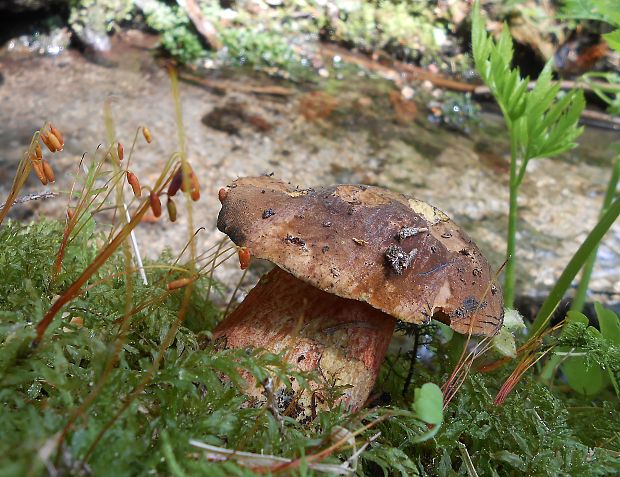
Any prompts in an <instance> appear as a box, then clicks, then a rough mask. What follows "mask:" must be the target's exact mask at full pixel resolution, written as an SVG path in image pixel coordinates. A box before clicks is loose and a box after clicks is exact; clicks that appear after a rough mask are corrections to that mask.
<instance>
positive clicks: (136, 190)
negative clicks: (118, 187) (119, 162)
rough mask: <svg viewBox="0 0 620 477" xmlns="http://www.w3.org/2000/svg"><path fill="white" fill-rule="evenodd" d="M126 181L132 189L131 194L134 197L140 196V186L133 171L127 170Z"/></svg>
mask: <svg viewBox="0 0 620 477" xmlns="http://www.w3.org/2000/svg"><path fill="white" fill-rule="evenodd" d="M127 182H128V183H129V185H130V186H131V190H133V195H134V196H136V197H142V187H140V181H139V180H138V177H137V176H136V175H135V174H134V173H133V172H130V171H127Z"/></svg>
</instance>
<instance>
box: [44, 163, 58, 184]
mask: <svg viewBox="0 0 620 477" xmlns="http://www.w3.org/2000/svg"><path fill="white" fill-rule="evenodd" d="M41 164H42V167H43V173H44V174H45V178H46V179H47V180H48V182H56V176H54V170H53V169H52V166H50V163H49V162H47V161H46V160H45V159H43V162H42V163H41Z"/></svg>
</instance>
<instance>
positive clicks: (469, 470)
mask: <svg viewBox="0 0 620 477" xmlns="http://www.w3.org/2000/svg"><path fill="white" fill-rule="evenodd" d="M457 444H458V445H459V451H460V452H461V457H462V458H463V462H464V463H465V467H466V468H467V473H468V474H469V477H478V472H476V468H475V467H474V463H473V462H472V461H471V457H470V456H469V452H467V447H465V444H463V443H462V442H458V441H457Z"/></svg>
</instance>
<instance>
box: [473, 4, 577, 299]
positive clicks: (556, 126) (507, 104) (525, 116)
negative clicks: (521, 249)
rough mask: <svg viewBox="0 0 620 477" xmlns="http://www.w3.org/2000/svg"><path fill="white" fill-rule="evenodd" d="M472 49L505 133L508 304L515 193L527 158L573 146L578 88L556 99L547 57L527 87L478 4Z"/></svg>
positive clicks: (505, 35) (506, 43)
mask: <svg viewBox="0 0 620 477" xmlns="http://www.w3.org/2000/svg"><path fill="white" fill-rule="evenodd" d="M472 50H473V57H474V63H475V65H476V71H477V72H478V74H479V75H480V77H481V78H482V80H483V81H484V83H485V84H486V85H487V86H488V87H489V89H490V91H491V93H492V94H493V96H494V97H495V100H496V101H497V103H498V104H499V107H500V108H501V110H502V114H503V116H504V120H505V122H506V125H507V127H508V132H509V134H510V145H511V148H510V179H509V189H510V200H509V213H508V236H507V249H506V255H507V263H506V271H505V287H504V297H505V304H506V306H507V307H510V308H511V307H512V306H513V302H514V295H515V281H516V263H517V262H516V234H517V221H518V208H517V197H518V192H519V186H520V185H521V182H522V181H523V178H524V176H525V172H526V169H527V165H528V163H529V161H530V160H532V159H538V158H545V157H551V156H555V155H558V154H561V153H562V152H565V151H567V150H569V149H572V148H574V147H575V146H576V143H575V140H576V139H577V138H578V137H579V135H580V134H581V132H582V128H580V127H578V121H579V116H580V114H581V111H582V110H583V108H584V106H585V102H584V99H583V93H582V92H581V91H575V90H573V91H570V92H568V93H566V94H565V95H564V96H562V97H561V98H559V99H558V93H559V92H560V85H559V84H556V83H553V82H552V81H551V74H552V73H551V68H552V65H551V63H550V62H549V63H547V65H546V66H545V68H544V69H543V71H542V73H541V74H540V76H539V77H538V80H537V81H536V84H535V86H534V87H533V88H532V89H531V90H528V83H529V79H528V78H522V77H521V76H520V74H519V70H518V69H517V68H511V63H512V58H513V53H514V51H513V45H512V39H511V37H510V33H509V31H508V27H507V26H506V25H504V28H503V30H502V33H501V35H500V38H499V40H498V41H497V42H495V41H494V40H493V39H492V38H491V37H490V36H489V35H487V33H486V31H485V28H484V24H483V20H482V17H481V15H480V5H479V3H478V2H476V4H475V7H474V11H473V17H472Z"/></svg>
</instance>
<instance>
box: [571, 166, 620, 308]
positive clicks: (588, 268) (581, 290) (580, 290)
mask: <svg viewBox="0 0 620 477" xmlns="http://www.w3.org/2000/svg"><path fill="white" fill-rule="evenodd" d="M619 179H620V154H619V155H618V156H617V157H616V161H615V162H614V167H613V169H612V170H611V176H610V177H609V183H608V184H607V191H606V192H605V198H604V199H603V205H602V207H601V213H600V214H599V219H600V218H601V217H603V215H604V214H605V211H606V210H607V208H608V207H609V205H610V204H611V201H612V200H613V198H614V195H615V194H616V187H617V186H618V180H619ZM597 252H598V245H597V246H596V247H595V248H594V250H592V253H591V254H590V256H589V257H588V261H587V262H586V263H585V265H584V266H583V271H582V272H581V279H580V280H579V286H578V287H577V291H576V292H575V298H574V299H573V303H572V304H571V307H570V309H571V310H573V311H581V310H582V309H583V306H584V305H585V303H586V295H587V293H588V286H589V284H590V278H591V277H592V269H593V268H594V263H595V262H596V254H597Z"/></svg>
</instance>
